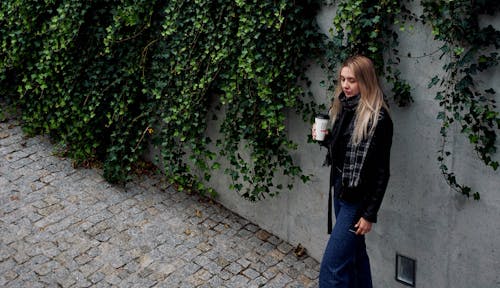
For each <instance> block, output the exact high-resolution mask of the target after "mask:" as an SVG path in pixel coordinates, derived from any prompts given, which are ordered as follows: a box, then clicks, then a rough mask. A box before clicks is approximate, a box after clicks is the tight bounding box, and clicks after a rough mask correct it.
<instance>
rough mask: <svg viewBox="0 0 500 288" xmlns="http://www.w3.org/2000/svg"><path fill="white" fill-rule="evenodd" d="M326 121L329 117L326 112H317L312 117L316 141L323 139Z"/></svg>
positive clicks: (326, 127)
mask: <svg viewBox="0 0 500 288" xmlns="http://www.w3.org/2000/svg"><path fill="white" fill-rule="evenodd" d="M328 121H330V117H329V116H328V115H327V114H319V115H317V116H316V118H315V119H314V123H316V139H315V140H317V141H323V140H325V136H326V131H327V130H328Z"/></svg>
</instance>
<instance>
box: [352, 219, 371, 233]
mask: <svg viewBox="0 0 500 288" xmlns="http://www.w3.org/2000/svg"><path fill="white" fill-rule="evenodd" d="M354 228H357V229H356V235H365V234H366V233H368V232H370V231H371V230H372V222H370V221H368V220H366V219H365V218H363V217H361V218H359V221H358V223H356V225H354Z"/></svg>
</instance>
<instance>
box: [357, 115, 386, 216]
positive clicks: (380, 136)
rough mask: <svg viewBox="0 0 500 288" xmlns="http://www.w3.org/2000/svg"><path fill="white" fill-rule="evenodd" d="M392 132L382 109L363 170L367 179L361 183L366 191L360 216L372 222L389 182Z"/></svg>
mask: <svg viewBox="0 0 500 288" xmlns="http://www.w3.org/2000/svg"><path fill="white" fill-rule="evenodd" d="M392 134H393V124H392V120H391V118H390V116H389V115H387V112H386V111H384V113H383V114H382V118H381V119H380V120H379V122H378V124H377V127H376V128H375V134H374V136H373V140H372V141H373V142H372V144H371V145H370V150H371V151H370V154H369V157H370V159H369V163H366V164H368V165H366V166H365V168H366V170H365V171H364V173H365V176H366V179H367V180H368V181H367V182H366V183H364V185H363V186H364V189H367V191H366V194H365V197H364V199H363V202H362V209H361V216H362V217H363V218H365V219H366V220H368V221H369V222H372V223H375V222H377V213H378V210H379V209H380V205H381V204H382V199H383V198H384V194H385V190H386V188H387V183H388V182H389V176H390V152H391V146H392ZM367 160H368V159H367Z"/></svg>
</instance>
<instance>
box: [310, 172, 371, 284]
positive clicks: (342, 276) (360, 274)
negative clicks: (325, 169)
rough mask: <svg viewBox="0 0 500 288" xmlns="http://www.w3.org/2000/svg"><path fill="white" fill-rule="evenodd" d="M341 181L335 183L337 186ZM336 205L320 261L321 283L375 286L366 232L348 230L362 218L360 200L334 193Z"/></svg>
mask: <svg viewBox="0 0 500 288" xmlns="http://www.w3.org/2000/svg"><path fill="white" fill-rule="evenodd" d="M335 182H340V181H335ZM339 184H340V183H335V187H338V186H339ZM339 188H340V187H339ZM335 194H337V193H335ZM333 207H334V211H335V219H336V221H335V226H334V227H333V230H332V233H331V235H330V239H329V240H328V244H327V246H326V249H325V253H324V255H323V260H322V261H321V268H320V272H319V287H320V288H372V277H371V271H370V261H369V259H368V254H367V253H366V245H365V236H363V235H356V234H354V233H353V232H350V231H349V229H350V228H351V227H352V226H353V225H354V224H355V223H356V222H357V221H358V220H359V215H358V209H359V204H352V203H348V202H345V201H343V200H340V199H338V198H337V197H335V198H334V205H333Z"/></svg>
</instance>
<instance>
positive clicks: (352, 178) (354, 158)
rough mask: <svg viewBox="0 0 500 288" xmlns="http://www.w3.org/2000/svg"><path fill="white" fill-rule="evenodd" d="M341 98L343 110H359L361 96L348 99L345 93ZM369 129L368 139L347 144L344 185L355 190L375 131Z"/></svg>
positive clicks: (343, 173)
mask: <svg viewBox="0 0 500 288" xmlns="http://www.w3.org/2000/svg"><path fill="white" fill-rule="evenodd" d="M339 97H340V98H339V99H340V101H341V102H342V107H343V109H346V110H351V111H352V110H355V109H356V108H357V106H358V103H359V99H360V98H361V97H360V95H356V96H354V97H346V96H345V95H344V94H343V93H342V94H341V95H339ZM354 122H355V119H353V120H352V121H351V123H350V124H349V127H348V128H347V129H349V130H350V131H351V135H352V132H353V131H354ZM369 128H370V127H369ZM369 128H368V131H369V132H368V135H367V137H366V138H363V139H362V140H361V141H360V142H359V143H358V144H357V145H355V144H354V143H352V139H351V140H350V141H349V143H348V144H347V147H346V155H345V159H344V166H343V168H342V183H344V185H346V186H347V187H350V188H353V187H357V186H358V184H359V178H360V176H361V170H362V169H363V164H364V162H365V159H366V155H367V153H368V149H369V148H370V144H371V142H372V138H373V132H374V131H370V129H369Z"/></svg>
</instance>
